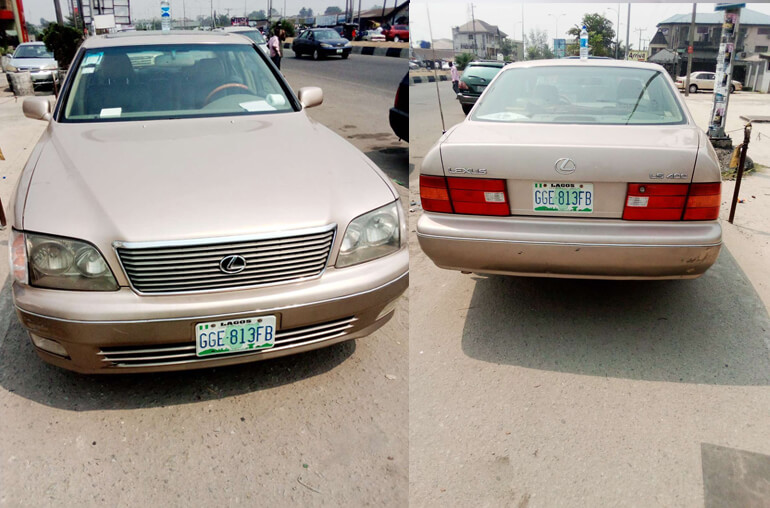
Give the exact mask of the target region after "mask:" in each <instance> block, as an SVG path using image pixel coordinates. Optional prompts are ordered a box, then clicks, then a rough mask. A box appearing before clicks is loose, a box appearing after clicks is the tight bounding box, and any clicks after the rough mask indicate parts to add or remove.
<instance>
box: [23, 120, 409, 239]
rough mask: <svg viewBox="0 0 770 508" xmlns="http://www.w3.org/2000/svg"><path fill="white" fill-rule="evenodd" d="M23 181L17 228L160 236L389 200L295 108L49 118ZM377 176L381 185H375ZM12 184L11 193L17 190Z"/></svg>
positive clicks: (319, 217) (254, 227) (321, 217)
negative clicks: (104, 119)
mask: <svg viewBox="0 0 770 508" xmlns="http://www.w3.org/2000/svg"><path fill="white" fill-rule="evenodd" d="M41 144H42V145H43V146H42V150H41V152H40V157H39V159H38V160H37V163H36V165H35V168H34V173H33V175H32V178H31V179H30V183H29V187H28V193H27V198H26V203H25V205H24V209H23V224H22V226H23V228H24V229H25V230H27V231H34V232H42V233H49V234H56V235H62V236H69V237H74V238H80V239H85V240H88V241H90V242H93V243H95V244H96V245H97V246H99V247H100V248H102V249H103V252H104V250H106V249H109V248H110V247H111V245H112V242H114V241H135V242H136V241H138V242H142V241H164V240H183V239H193V238H209V237H222V236H234V235H249V234H260V233H270V232H276V231H282V230H291V229H301V228H310V227H317V226H324V225H327V224H332V223H336V224H337V225H338V227H339V228H340V229H342V230H344V228H345V226H346V225H347V223H348V222H349V221H350V220H351V219H353V218H355V217H356V216H358V215H360V214H362V213H364V212H367V211H369V210H371V209H374V208H376V207H378V206H381V205H384V204H386V203H388V202H391V201H393V200H394V199H395V198H396V194H395V190H394V189H393V187H392V186H391V184H390V183H389V182H387V180H386V177H384V175H383V174H382V173H381V172H380V171H379V169H377V168H376V166H375V165H374V163H372V162H371V161H370V160H369V159H368V158H366V157H365V156H364V155H363V154H362V153H361V152H360V151H358V150H357V149H356V148H355V147H353V146H352V145H350V144H349V143H348V142H347V141H345V140H343V139H342V138H340V137H339V136H337V135H336V134H334V133H333V132H332V131H330V130H329V129H327V128H326V127H324V126H323V125H321V124H319V123H317V122H314V121H312V120H310V119H309V118H308V117H307V115H306V114H305V112H304V111H301V112H297V113H284V114H275V115H255V116H248V117H243V116H240V117H219V118H202V119H184V120H155V121H147V122H110V123H54V122H52V123H51V124H49V127H48V129H47V131H46V133H45V134H44V135H43V138H41ZM386 182H387V183H386ZM23 193H24V189H19V191H18V194H17V200H19V199H24V194H23Z"/></svg>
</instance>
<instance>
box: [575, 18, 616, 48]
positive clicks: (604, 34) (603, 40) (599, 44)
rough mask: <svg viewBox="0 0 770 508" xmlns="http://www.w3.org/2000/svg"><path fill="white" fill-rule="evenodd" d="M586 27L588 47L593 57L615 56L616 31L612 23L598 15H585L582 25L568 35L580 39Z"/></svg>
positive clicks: (576, 26)
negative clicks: (581, 32)
mask: <svg viewBox="0 0 770 508" xmlns="http://www.w3.org/2000/svg"><path fill="white" fill-rule="evenodd" d="M584 26H585V27H586V30H587V31H588V47H589V53H590V54H591V55H593V56H615V48H614V44H613V41H614V40H615V30H613V28H612V21H610V20H609V19H607V18H605V17H604V16H602V15H601V14H598V13H593V14H584V15H583V20H582V21H581V23H580V24H579V25H575V26H573V27H572V28H570V29H569V30H568V31H567V33H568V34H570V35H572V36H574V37H576V38H579V37H580V31H581V30H582V29H583V27H584ZM578 52H579V48H578Z"/></svg>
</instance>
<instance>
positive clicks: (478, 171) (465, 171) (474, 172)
mask: <svg viewBox="0 0 770 508" xmlns="http://www.w3.org/2000/svg"><path fill="white" fill-rule="evenodd" d="M447 171H449V172H450V173H452V174H455V175H486V174H487V170H486V169H472V168H449V169H448V170H447Z"/></svg>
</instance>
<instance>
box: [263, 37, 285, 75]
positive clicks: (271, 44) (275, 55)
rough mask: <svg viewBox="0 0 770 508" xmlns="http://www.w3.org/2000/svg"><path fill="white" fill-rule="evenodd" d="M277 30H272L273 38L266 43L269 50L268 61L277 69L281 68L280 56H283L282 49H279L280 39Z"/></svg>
mask: <svg viewBox="0 0 770 508" xmlns="http://www.w3.org/2000/svg"><path fill="white" fill-rule="evenodd" d="M279 32H280V29H279V28H275V29H274V30H273V36H272V37H270V39H268V41H267V47H268V49H269V50H270V60H272V61H273V63H274V64H275V66H276V67H278V69H280V68H281V56H282V55H283V49H282V48H281V38H280V37H279V35H278V34H279Z"/></svg>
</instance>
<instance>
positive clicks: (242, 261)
mask: <svg viewBox="0 0 770 508" xmlns="http://www.w3.org/2000/svg"><path fill="white" fill-rule="evenodd" d="M245 268H246V258H244V257H243V256H235V255H233V256H225V257H223V258H222V260H221V261H220V262H219V269H220V270H222V272H224V273H239V272H242V271H243V270H244V269H245Z"/></svg>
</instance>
